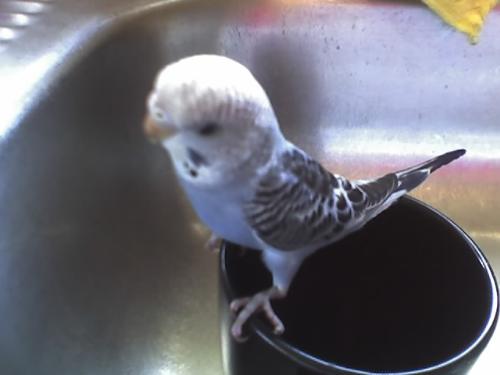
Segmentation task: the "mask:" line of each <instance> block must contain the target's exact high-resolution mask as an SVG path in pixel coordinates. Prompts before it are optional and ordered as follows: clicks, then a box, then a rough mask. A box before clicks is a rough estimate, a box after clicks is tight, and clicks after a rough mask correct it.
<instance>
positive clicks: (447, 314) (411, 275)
mask: <svg viewBox="0 0 500 375" xmlns="http://www.w3.org/2000/svg"><path fill="white" fill-rule="evenodd" d="M220 260H221V277H220V280H221V285H222V287H221V289H222V293H221V312H222V314H221V317H222V332H221V333H222V346H223V347H222V351H223V363H224V369H225V372H226V374H227V375H258V374H273V375H274V374H276V375H288V374H302V375H305V374H381V373H384V374H400V375H402V374H464V373H466V372H467V370H468V369H469V368H470V367H471V366H472V364H473V363H474V361H475V360H476V358H477V357H478V355H479V354H480V352H481V351H482V350H483V348H484V347H485V345H486V344H487V342H488V341H489V339H490V337H491V334H492V333H493V330H494V328H495V325H496V321H497V315H498V290H497V286H496V283H495V278H494V276H493V273H492V270H491V268H490V266H489V265H488V262H487V261H486V259H485V257H484V255H483V254H482V253H481V251H480V250H479V248H478V247H477V246H476V245H475V244H474V242H473V241H472V240H471V239H470V238H469V237H468V236H467V235H466V234H465V233H464V232H463V231H462V230H461V229H460V228H459V227H458V226H457V225H456V224H454V223H453V222H452V221H450V220H449V219H448V218H446V217H445V216H443V215H442V214H441V213H439V212H438V211H436V210H434V209H433V208H431V207H429V206H426V205H425V204H423V203H421V202H419V201H417V200H415V199H413V198H409V197H404V198H403V199H401V200H400V202H399V203H397V204H396V205H394V206H393V207H391V208H390V209H388V210H387V211H385V212H384V213H382V214H381V215H379V216H378V217H377V218H375V219H374V220H372V221H371V222H370V223H368V224H367V225H366V226H365V227H364V228H363V229H362V230H361V231H358V232H357V233H355V234H352V235H350V236H348V237H347V238H345V239H344V240H342V241H340V242H337V243H335V244H333V245H332V246H330V247H327V248H325V249H322V250H320V251H318V252H317V253H316V254H314V255H313V256H311V257H310V258H308V259H307V260H306V261H305V262H304V264H303V265H302V267H301V269H300V270H299V272H298V274H297V276H296V277H295V279H294V281H293V283H292V285H291V288H290V291H289V294H288V296H287V297H286V298H285V299H284V300H277V301H274V302H273V306H274V308H275V311H276V312H277V314H278V315H279V316H280V317H281V319H282V320H283V322H284V324H285V328H286V330H285V333H284V334H283V335H282V336H276V335H274V334H273V333H272V331H271V329H270V326H269V323H268V322H267V321H266V320H265V318H263V317H255V318H252V319H251V320H250V321H249V322H248V323H247V327H246V329H247V332H246V333H247V335H248V336H249V338H248V340H247V341H246V342H245V343H238V342H236V341H235V340H234V339H232V337H231V336H230V326H231V323H232V320H233V317H232V316H231V313H230V312H229V310H228V305H229V302H230V301H231V300H232V299H233V298H234V297H239V296H245V295H249V294H252V293H254V292H257V291H259V290H262V289H264V288H267V287H269V286H270V285H271V275H270V274H269V272H268V271H267V270H266V268H265V266H264V265H263V264H262V262H261V260H260V254H259V252H257V251H253V250H247V251H245V250H243V249H241V248H239V247H238V246H236V245H233V244H230V243H224V244H223V246H222V251H221V258H220Z"/></svg>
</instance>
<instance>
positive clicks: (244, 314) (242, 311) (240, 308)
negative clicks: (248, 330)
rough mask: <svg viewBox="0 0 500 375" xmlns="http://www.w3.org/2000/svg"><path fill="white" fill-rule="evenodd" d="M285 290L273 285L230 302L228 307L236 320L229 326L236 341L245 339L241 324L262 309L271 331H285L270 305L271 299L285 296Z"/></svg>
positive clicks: (279, 332) (275, 332)
mask: <svg viewBox="0 0 500 375" xmlns="http://www.w3.org/2000/svg"><path fill="white" fill-rule="evenodd" d="M285 294H286V293H285V292H284V291H282V290H280V289H278V288H277V287H275V286H273V287H272V288H270V289H267V290H264V291H262V292H259V293H257V294H255V295H253V296H252V297H244V298H238V299H235V300H233V301H232V302H231V304H230V306H229V307H230V309H231V311H232V312H233V313H235V314H236V320H235V321H234V323H233V326H232V327H231V334H232V335H233V337H234V338H235V339H236V340H237V341H240V342H241V341H245V337H243V325H244V324H245V323H246V322H247V320H248V319H249V318H250V317H251V316H252V315H253V314H255V313H257V312H260V311H263V312H264V313H265V314H266V317H267V319H268V320H269V321H270V322H271V324H272V326H273V332H274V334H276V335H281V334H282V333H283V332H284V331H285V326H284V325H283V322H282V321H281V320H280V318H278V315H276V313H275V312H274V310H273V308H272V306H271V299H274V298H283V297H285Z"/></svg>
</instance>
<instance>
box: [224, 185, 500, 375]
mask: <svg viewBox="0 0 500 375" xmlns="http://www.w3.org/2000/svg"><path fill="white" fill-rule="evenodd" d="M401 200H404V201H406V202H407V203H409V204H410V205H414V206H420V207H421V208H422V209H424V210H426V211H428V212H429V213H430V214H431V215H434V216H435V217H436V219H438V220H441V221H443V222H444V223H445V224H447V225H451V227H452V228H453V229H454V232H455V233H456V234H457V235H459V236H461V237H462V238H463V239H464V240H465V241H466V243H467V244H468V247H469V248H470V249H471V250H472V252H473V254H474V255H475V257H476V259H477V260H478V261H479V263H480V264H481V266H482V268H483V270H484V271H485V272H486V275H487V279H488V281H489V286H490V289H491V305H490V312H489V315H488V319H487V322H486V324H485V325H484V326H483V328H482V329H481V332H480V334H479V335H478V336H477V337H476V338H475V340H474V341H473V342H472V343H470V344H469V345H468V346H467V347H466V348H465V349H464V350H462V351H460V352H459V353H457V354H456V355H454V356H452V357H451V358H449V359H447V360H446V361H443V362H440V363H438V364H435V365H432V366H427V367H423V368H419V369H415V370H407V371H400V372H388V371H390V370H388V371H385V372H373V371H370V372H368V371H367V370H360V369H355V368H351V367H347V366H342V365H339V364H336V363H334V362H329V361H325V360H322V359H320V358H316V357H314V356H312V355H310V354H309V353H306V352H304V351H302V350H300V349H298V348H296V347H294V346H293V345H291V344H289V343H287V342H286V341H285V340H283V339H282V337H281V336H277V335H275V334H273V333H272V332H271V330H270V329H269V328H268V327H267V326H266V325H265V324H264V323H263V322H262V321H261V320H260V319H254V318H250V320H249V322H248V325H249V327H250V330H251V331H252V334H257V335H258V336H259V337H260V338H261V339H262V340H263V341H264V342H266V343H267V344H268V345H270V346H272V347H273V348H274V349H276V350H278V351H279V352H281V353H282V354H283V355H285V356H286V357H291V358H293V360H294V361H296V362H298V363H299V364H300V365H303V366H305V367H307V368H309V369H311V370H316V371H318V370H337V371H343V372H345V373H347V374H356V375H377V374H385V375H387V374H391V375H418V374H425V373H428V372H432V371H437V370H440V369H442V368H445V367H447V366H450V365H452V364H454V363H457V362H459V361H460V360H461V359H463V358H464V357H466V356H467V355H469V354H470V353H471V352H473V351H474V350H475V349H476V348H478V347H479V346H480V345H481V343H482V342H483V340H485V339H486V340H488V339H489V337H490V336H491V334H492V333H493V328H494V327H495V325H496V322H497V319H498V313H499V304H498V301H499V295H498V286H497V282H496V279H495V275H494V274H493V271H492V269H491V266H490V264H489V263H488V261H487V259H486V257H485V256H484V254H483V253H482V251H481V250H480V249H479V246H477V244H476V243H475V242H474V241H473V240H472V239H471V238H470V237H469V235H468V234H467V233H465V231H464V230H463V229H462V228H460V227H459V226H458V225H457V224H456V223H455V222H454V221H453V220H451V219H450V218H449V217H448V216H446V215H445V214H443V213H442V212H440V211H438V210H437V209H435V208H433V207H431V206H430V205H428V204H427V203H425V202H422V201H420V200H418V199H416V198H414V197H411V196H408V195H406V196H403V197H402V198H401ZM226 251H227V243H226V242H225V241H223V242H222V244H221V252H220V258H219V261H220V267H221V275H222V279H223V285H224V287H225V289H226V291H227V292H228V295H229V296H230V297H231V298H232V296H234V294H235V293H234V290H233V288H232V287H231V285H230V283H229V279H228V273H227V269H226V262H225V258H226V257H225V254H226Z"/></svg>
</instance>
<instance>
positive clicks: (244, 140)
mask: <svg viewBox="0 0 500 375" xmlns="http://www.w3.org/2000/svg"><path fill="white" fill-rule="evenodd" d="M144 131H145V133H146V135H147V136H148V137H149V138H150V139H151V140H153V141H156V142H159V143H161V144H162V145H163V146H164V147H165V148H166V149H167V150H168V152H169V153H170V155H171V157H172V160H173V162H174V165H175V167H176V169H177V172H178V173H179V174H180V175H181V177H183V178H185V179H187V180H192V181H193V182H198V183H200V184H205V185H217V184H220V183H224V182H225V183H228V182H229V180H231V179H232V178H241V177H242V175H243V174H245V173H248V172H252V171H253V173H255V170H257V169H258V168H259V167H261V166H263V165H265V163H266V162H267V161H268V160H270V158H271V157H272V155H273V152H274V151H275V149H276V147H277V145H279V144H280V143H282V135H281V132H280V130H279V127H278V123H277V120H276V117H275V115H274V112H273V109H272V107H271V104H270V102H269V99H268V97H267V95H266V93H265V92H264V90H263V88H262V87H261V86H260V84H259V83H258V82H257V80H256V79H255V78H254V77H253V75H252V74H251V73H250V71H249V70H248V69H247V68H245V67H244V66H243V65H241V64H240V63H238V62H236V61H234V60H231V59H229V58H226V57H222V56H216V55H196V56H192V57H188V58H184V59H182V60H179V61H177V62H175V63H172V64H169V65H167V66H166V67H165V68H163V69H162V70H161V71H160V73H159V74H158V76H157V78H156V81H155V83H154V88H153V90H152V92H151V94H150V95H149V97H148V99H147V115H146V118H145V120H144Z"/></svg>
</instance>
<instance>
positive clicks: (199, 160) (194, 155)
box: [187, 147, 208, 167]
mask: <svg viewBox="0 0 500 375" xmlns="http://www.w3.org/2000/svg"><path fill="white" fill-rule="evenodd" d="M187 152H188V157H189V160H191V162H192V163H193V164H194V165H196V166H197V167H200V166H202V165H208V162H207V159H205V157H204V156H203V155H201V154H200V153H199V152H197V151H195V150H193V149H192V148H189V147H188V149H187Z"/></svg>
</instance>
